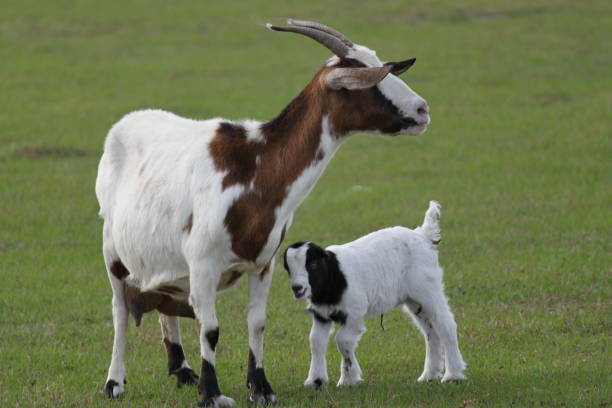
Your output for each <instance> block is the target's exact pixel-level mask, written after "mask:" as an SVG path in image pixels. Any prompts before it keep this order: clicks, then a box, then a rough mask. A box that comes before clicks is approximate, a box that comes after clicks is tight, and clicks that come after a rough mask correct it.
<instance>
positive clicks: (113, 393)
mask: <svg viewBox="0 0 612 408" xmlns="http://www.w3.org/2000/svg"><path fill="white" fill-rule="evenodd" d="M125 383H126V381H125V380H123V382H121V383H119V382H117V381H115V380H113V379H110V380H108V381H107V382H106V385H105V386H104V394H105V395H106V396H107V397H108V398H119V397H120V396H121V394H123V390H124V388H123V385H124V384H125Z"/></svg>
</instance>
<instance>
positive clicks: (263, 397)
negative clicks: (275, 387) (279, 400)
mask: <svg viewBox="0 0 612 408" xmlns="http://www.w3.org/2000/svg"><path fill="white" fill-rule="evenodd" d="M249 400H250V401H251V402H254V403H256V404H266V405H267V404H273V403H275V402H276V394H274V393H269V394H259V393H252V394H251V395H250V396H249Z"/></svg>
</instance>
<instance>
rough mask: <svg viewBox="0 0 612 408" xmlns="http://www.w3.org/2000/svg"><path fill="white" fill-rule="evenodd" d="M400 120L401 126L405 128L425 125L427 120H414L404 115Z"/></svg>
mask: <svg viewBox="0 0 612 408" xmlns="http://www.w3.org/2000/svg"><path fill="white" fill-rule="evenodd" d="M401 121H402V128H404V129H407V128H411V127H417V126H418V127H421V126H427V124H428V122H427V121H424V122H417V121H416V120H414V119H413V118H409V117H404V118H402V119H401Z"/></svg>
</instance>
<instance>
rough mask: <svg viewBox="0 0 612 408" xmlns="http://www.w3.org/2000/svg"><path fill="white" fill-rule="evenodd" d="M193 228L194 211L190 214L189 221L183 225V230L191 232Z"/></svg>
mask: <svg viewBox="0 0 612 408" xmlns="http://www.w3.org/2000/svg"><path fill="white" fill-rule="evenodd" d="M191 228H193V213H191V214H189V217H187V223H186V224H185V226H184V227H183V231H185V232H186V233H187V234H191Z"/></svg>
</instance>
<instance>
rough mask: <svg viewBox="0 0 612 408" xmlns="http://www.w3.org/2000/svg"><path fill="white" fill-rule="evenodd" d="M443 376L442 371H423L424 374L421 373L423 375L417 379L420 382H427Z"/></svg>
mask: <svg viewBox="0 0 612 408" xmlns="http://www.w3.org/2000/svg"><path fill="white" fill-rule="evenodd" d="M441 377H442V374H441V373H423V374H421V376H420V377H419V379H418V380H417V381H418V382H427V381H433V380H438V379H440V378H441Z"/></svg>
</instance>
